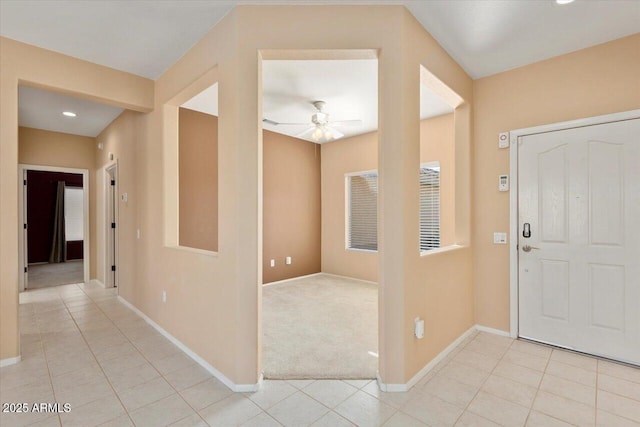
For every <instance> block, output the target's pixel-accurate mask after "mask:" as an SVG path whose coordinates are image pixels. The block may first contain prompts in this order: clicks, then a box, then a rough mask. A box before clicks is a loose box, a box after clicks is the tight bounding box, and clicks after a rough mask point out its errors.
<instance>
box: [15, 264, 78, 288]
mask: <svg viewBox="0 0 640 427" xmlns="http://www.w3.org/2000/svg"><path fill="white" fill-rule="evenodd" d="M28 281H29V283H27V289H40V288H46V287H48V286H58V285H68V284H71V283H83V282H84V264H83V262H82V260H75V261H67V262H61V263H57V264H37V265H30V266H29V279H28Z"/></svg>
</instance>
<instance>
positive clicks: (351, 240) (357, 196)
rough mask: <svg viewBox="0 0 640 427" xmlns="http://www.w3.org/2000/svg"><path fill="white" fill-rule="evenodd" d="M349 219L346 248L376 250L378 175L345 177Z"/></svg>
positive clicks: (367, 174) (368, 174) (373, 173)
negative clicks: (347, 190)
mask: <svg viewBox="0 0 640 427" xmlns="http://www.w3.org/2000/svg"><path fill="white" fill-rule="evenodd" d="M347 185H348V189H349V198H348V201H349V215H348V216H349V217H348V227H347V228H348V236H347V246H348V247H349V248H351V249H365V250H371V251H376V250H378V174H377V173H375V172H371V173H363V174H361V175H351V176H348V177H347Z"/></svg>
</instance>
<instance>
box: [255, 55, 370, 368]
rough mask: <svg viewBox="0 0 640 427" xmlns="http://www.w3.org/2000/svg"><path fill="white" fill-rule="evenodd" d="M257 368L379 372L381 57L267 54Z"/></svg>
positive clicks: (263, 115) (264, 90)
mask: <svg viewBox="0 0 640 427" xmlns="http://www.w3.org/2000/svg"><path fill="white" fill-rule="evenodd" d="M261 70H262V85H261V87H262V125H263V126H262V190H263V193H262V206H261V208H262V236H261V237H262V239H261V241H262V259H261V260H260V261H261V264H260V265H259V268H261V271H262V275H261V276H262V283H260V285H262V286H260V289H261V291H260V292H261V295H262V298H261V301H262V310H261V316H262V317H261V324H262V368H263V374H264V377H265V378H267V379H305V378H306V379H311V378H315V379H317V378H331V379H374V378H375V377H376V372H377V370H378V364H379V362H378V361H379V357H378V356H379V354H378V351H379V350H378V330H379V328H378V308H379V302H378V301H379V288H378V283H377V272H378V252H377V249H378V247H377V244H378V232H377V228H378V224H377V214H378V185H377V169H378V133H377V128H378V60H377V56H376V54H375V52H372V53H371V55H370V56H366V57H362V56H361V57H359V58H351V59H335V58H323V59H308V56H307V57H306V58H305V59H290V57H289V58H288V59H286V60H280V59H276V58H269V59H264V58H263V61H262V64H261Z"/></svg>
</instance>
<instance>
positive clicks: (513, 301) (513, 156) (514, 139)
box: [509, 110, 640, 338]
mask: <svg viewBox="0 0 640 427" xmlns="http://www.w3.org/2000/svg"><path fill="white" fill-rule="evenodd" d="M639 118H640V110H630V111H623V112H620V113H614V114H605V115H602V116H595V117H588V118H584V119H578V120H570V121H566V122H559V123H552V124H548V125H541V126H534V127H530V128H523V129H516V130H512V131H510V132H509V180H510V181H511V183H510V188H511V190H510V191H509V210H510V212H509V235H510V237H509V240H510V242H509V282H510V285H509V287H510V298H509V301H510V303H509V304H510V331H509V333H510V335H511V337H512V338H518V336H519V335H520V331H519V319H520V313H519V307H518V304H519V295H518V292H519V282H518V269H519V263H518V241H519V237H520V235H519V233H520V230H519V228H518V191H519V188H518V146H519V142H520V139H521V138H523V137H525V136H528V135H535V134H540V133H547V132H555V131H559V130H566V129H575V128H581V127H586V126H594V125H601V124H605V123H612V122H620V121H624V120H632V119H639Z"/></svg>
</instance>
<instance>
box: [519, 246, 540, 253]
mask: <svg viewBox="0 0 640 427" xmlns="http://www.w3.org/2000/svg"><path fill="white" fill-rule="evenodd" d="M531 249H540V248H536V247H534V246H529V245H524V246H523V247H522V250H523V251H525V252H531Z"/></svg>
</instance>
